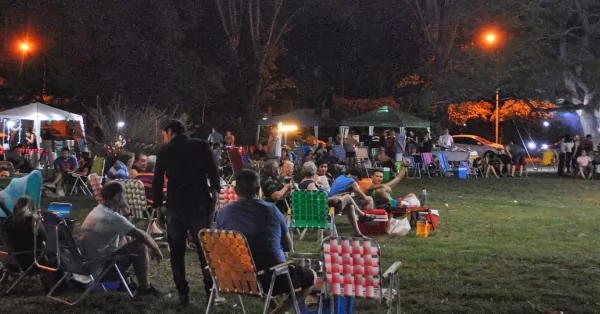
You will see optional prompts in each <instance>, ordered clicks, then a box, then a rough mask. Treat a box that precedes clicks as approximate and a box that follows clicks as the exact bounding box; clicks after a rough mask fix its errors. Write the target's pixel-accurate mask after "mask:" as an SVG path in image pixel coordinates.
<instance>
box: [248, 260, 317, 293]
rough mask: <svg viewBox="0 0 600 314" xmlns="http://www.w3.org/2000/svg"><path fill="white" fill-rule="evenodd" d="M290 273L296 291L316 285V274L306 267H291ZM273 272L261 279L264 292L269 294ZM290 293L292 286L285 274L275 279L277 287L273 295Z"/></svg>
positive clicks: (274, 288) (275, 286)
mask: <svg viewBox="0 0 600 314" xmlns="http://www.w3.org/2000/svg"><path fill="white" fill-rule="evenodd" d="M288 271H289V272H290V278H291V279H292V285H293V286H294V290H295V289H308V288H310V287H312V286H313V285H314V284H315V279H316V278H315V273H314V272H313V271H312V270H311V269H310V268H306V267H300V266H296V265H290V266H289V269H288ZM272 275H273V274H272V273H271V272H267V273H265V274H264V275H262V276H261V278H260V283H261V284H262V287H263V291H264V292H265V293H268V292H269V286H270V284H271V276H272ZM289 293H290V284H289V282H288V280H287V276H286V275H285V274H283V275H280V276H277V277H275V285H274V286H273V294H272V295H274V296H276V295H282V294H289Z"/></svg>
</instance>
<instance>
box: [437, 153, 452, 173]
mask: <svg viewBox="0 0 600 314" xmlns="http://www.w3.org/2000/svg"><path fill="white" fill-rule="evenodd" d="M438 159H439V161H440V167H441V168H442V173H443V174H446V173H449V172H450V171H452V169H451V168H450V163H449V162H448V155H446V153H445V152H438Z"/></svg>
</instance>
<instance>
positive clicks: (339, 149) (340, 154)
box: [333, 145, 346, 160]
mask: <svg viewBox="0 0 600 314" xmlns="http://www.w3.org/2000/svg"><path fill="white" fill-rule="evenodd" d="M333 151H334V152H335V157H337V158H338V159H339V160H346V151H344V147H343V146H342V145H336V146H335V147H334V148H333Z"/></svg>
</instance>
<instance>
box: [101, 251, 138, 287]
mask: <svg viewBox="0 0 600 314" xmlns="http://www.w3.org/2000/svg"><path fill="white" fill-rule="evenodd" d="M131 264H132V261H131V256H128V255H121V256H118V257H117V260H116V262H115V265H117V267H118V268H119V270H120V271H121V274H123V273H124V272H126V271H127V269H129V267H130V266H131ZM120 279H121V278H119V274H118V273H117V270H116V269H115V268H114V267H111V268H110V270H109V271H108V272H107V273H106V275H105V276H104V278H102V281H105V282H108V281H118V280H120Z"/></svg>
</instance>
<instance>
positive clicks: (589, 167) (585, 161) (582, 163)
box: [577, 150, 594, 180]
mask: <svg viewBox="0 0 600 314" xmlns="http://www.w3.org/2000/svg"><path fill="white" fill-rule="evenodd" d="M577 166H578V169H579V174H580V175H581V177H582V178H583V179H586V176H585V173H586V171H587V172H589V175H588V176H587V179H589V180H591V179H592V175H594V171H593V170H594V165H593V164H592V161H591V160H590V157H589V156H588V155H587V151H585V150H582V151H581V155H580V156H579V157H577Z"/></svg>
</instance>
